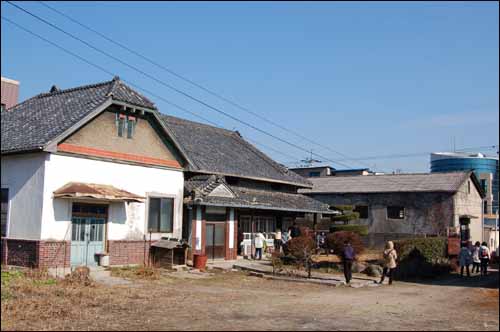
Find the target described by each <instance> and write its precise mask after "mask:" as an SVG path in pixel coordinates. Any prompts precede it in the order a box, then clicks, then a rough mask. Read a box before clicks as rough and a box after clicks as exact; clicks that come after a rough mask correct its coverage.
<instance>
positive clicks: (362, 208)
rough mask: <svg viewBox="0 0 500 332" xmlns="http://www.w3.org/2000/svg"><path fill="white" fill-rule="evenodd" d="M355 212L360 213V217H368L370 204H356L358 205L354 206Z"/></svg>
mask: <svg viewBox="0 0 500 332" xmlns="http://www.w3.org/2000/svg"><path fill="white" fill-rule="evenodd" d="M354 212H357V213H359V219H367V218H368V206H366V205H356V207H355V208H354Z"/></svg>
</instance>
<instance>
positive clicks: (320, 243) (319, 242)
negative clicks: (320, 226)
mask: <svg viewBox="0 0 500 332" xmlns="http://www.w3.org/2000/svg"><path fill="white" fill-rule="evenodd" d="M325 241H326V235H325V232H319V233H318V234H317V235H316V252H317V253H319V252H320V251H321V250H322V249H323V248H324V247H325Z"/></svg>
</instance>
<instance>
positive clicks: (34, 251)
mask: <svg viewBox="0 0 500 332" xmlns="http://www.w3.org/2000/svg"><path fill="white" fill-rule="evenodd" d="M1 248H2V264H6V265H15V266H24V267H30V268H49V267H69V266H70V257H71V246H70V242H69V241H40V240H24V239H8V238H3V239H2V244H1Z"/></svg>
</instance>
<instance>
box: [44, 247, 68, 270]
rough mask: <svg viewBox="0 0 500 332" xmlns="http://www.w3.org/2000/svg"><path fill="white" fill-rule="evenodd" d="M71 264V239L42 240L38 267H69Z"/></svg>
mask: <svg viewBox="0 0 500 332" xmlns="http://www.w3.org/2000/svg"><path fill="white" fill-rule="evenodd" d="M70 265H71V242H70V241H40V242H39V247H38V267H40V268H45V267H69V266H70Z"/></svg>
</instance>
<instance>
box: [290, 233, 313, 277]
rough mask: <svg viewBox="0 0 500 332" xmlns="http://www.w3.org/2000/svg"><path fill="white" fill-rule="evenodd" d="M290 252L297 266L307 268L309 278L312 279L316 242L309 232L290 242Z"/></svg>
mask: <svg viewBox="0 0 500 332" xmlns="http://www.w3.org/2000/svg"><path fill="white" fill-rule="evenodd" d="M288 251H289V253H290V255H291V256H292V258H293V259H294V260H295V262H296V263H297V264H299V265H300V266H304V267H305V268H306V270H307V277H308V278H311V268H312V256H313V255H314V254H315V251H316V242H315V241H314V240H313V239H312V237H311V236H309V234H308V232H301V235H300V236H298V237H296V238H293V239H291V240H290V241H289V242H288Z"/></svg>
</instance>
